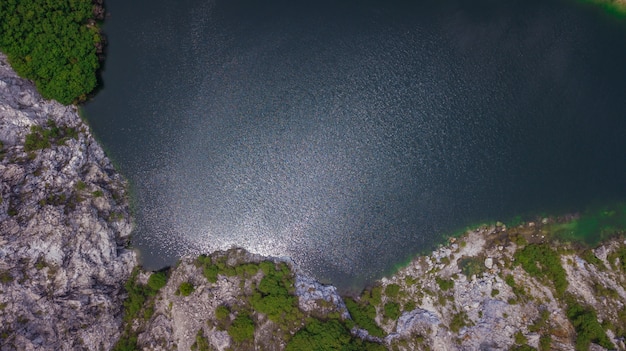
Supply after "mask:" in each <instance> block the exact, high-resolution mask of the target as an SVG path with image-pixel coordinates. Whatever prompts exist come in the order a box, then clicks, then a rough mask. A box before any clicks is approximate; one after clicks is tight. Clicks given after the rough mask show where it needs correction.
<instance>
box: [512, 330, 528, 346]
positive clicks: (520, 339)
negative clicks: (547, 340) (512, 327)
mask: <svg viewBox="0 0 626 351" xmlns="http://www.w3.org/2000/svg"><path fill="white" fill-rule="evenodd" d="M513 338H514V339H515V343H516V344H518V345H523V344H526V343H527V342H528V339H527V338H526V336H524V333H522V332H521V331H518V332H517V333H515V335H513Z"/></svg>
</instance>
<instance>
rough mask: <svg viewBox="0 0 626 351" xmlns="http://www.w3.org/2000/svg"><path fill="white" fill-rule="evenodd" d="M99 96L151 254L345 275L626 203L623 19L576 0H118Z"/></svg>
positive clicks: (342, 279) (99, 113) (356, 281)
mask: <svg viewBox="0 0 626 351" xmlns="http://www.w3.org/2000/svg"><path fill="white" fill-rule="evenodd" d="M107 7H108V11H109V12H110V18H109V19H108V20H107V22H106V26H105V31H106V33H107V35H108V39H109V47H108V54H107V62H106V67H105V70H104V72H103V80H104V89H103V90H102V91H101V92H100V93H99V94H98V96H97V97H96V98H95V100H94V101H93V102H91V103H90V104H89V105H88V106H86V108H85V112H86V115H87V116H88V119H89V121H90V123H91V124H92V126H93V129H94V130H95V132H96V134H97V136H98V137H99V138H100V139H101V141H102V142H103V144H104V145H105V147H106V148H107V149H108V151H109V152H110V154H111V156H112V158H113V159H114V160H115V161H116V162H117V163H118V164H119V166H120V168H121V170H122V172H123V173H124V174H125V175H126V176H127V177H128V178H129V179H130V180H131V182H132V184H133V191H134V195H135V198H136V206H137V207H136V208H137V230H136V233H135V238H134V244H135V245H136V246H137V247H138V248H139V249H140V250H141V254H142V259H143V262H144V264H145V265H147V266H148V267H149V268H158V267H160V266H163V265H166V264H171V263H172V262H174V260H176V258H177V257H179V256H180V255H183V254H197V253H200V252H207V251H212V250H215V249H224V248H228V247H231V246H242V247H245V248H247V249H249V250H251V251H254V252H258V253H262V254H267V255H274V256H290V257H292V258H293V259H294V261H296V262H297V263H299V264H300V265H301V267H303V268H304V269H305V270H307V271H309V272H310V273H312V274H314V275H315V276H317V277H318V278H320V279H322V280H327V281H331V282H333V283H335V284H337V285H339V286H340V287H342V288H348V287H351V286H357V287H358V286H361V285H362V284H364V283H365V282H367V281H368V280H371V279H373V278H377V277H380V276H381V275H382V274H383V273H385V272H388V271H389V270H391V269H392V268H393V267H394V265H396V264H398V263H400V262H403V261H406V260H407V259H408V258H409V257H410V256H411V255H412V254H414V253H416V252H418V251H420V250H424V249H429V248H431V247H432V245H433V244H434V243H437V242H439V241H440V240H441V236H442V235H444V234H446V233H449V232H451V231H453V230H456V229H459V228H461V227H463V226H464V225H467V224H469V223H475V222H477V221H480V220H485V219H491V220H494V219H503V218H504V219H506V218H509V217H512V216H513V215H515V214H520V213H521V214H524V213H533V212H540V211H568V210H575V209H578V208H581V207H584V206H586V205H589V204H591V203H595V202H605V201H612V200H624V199H626V177H625V175H626V172H625V171H626V122H625V120H626V26H625V25H623V24H620V23H619V21H617V20H615V19H613V18H610V17H607V16H605V15H604V14H602V13H601V12H598V11H596V10H595V9H594V8H593V7H584V6H582V5H580V4H578V3H577V2H575V1H572V2H563V3H559V2H551V1H537V2H535V1H483V0H476V1H459V2H456V1H447V0H443V1H423V2H419V1H414V2H408V1H406V2H402V1H391V2H389V1H274V0H268V1H252V0H228V1H211V0H185V1H176V2H173V1H165V0H152V1H132V2H131V1H122V0H107Z"/></svg>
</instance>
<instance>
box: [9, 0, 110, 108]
mask: <svg viewBox="0 0 626 351" xmlns="http://www.w3.org/2000/svg"><path fill="white" fill-rule="evenodd" d="M92 6H93V5H92V2H91V0H58V1H35V0H3V1H0V50H2V51H3V52H4V53H6V54H7V56H8V57H9V62H10V63H11V65H12V66H13V68H14V69H15V71H16V72H17V73H18V74H19V75H20V76H22V77H25V78H28V79H32V80H33V81H34V82H35V84H36V86H37V89H38V90H39V92H40V93H41V95H42V96H43V97H45V98H47V99H55V100H58V101H59V102H61V103H62V104H69V103H72V102H74V101H80V100H84V99H85V96H86V94H88V93H89V92H91V91H92V90H93V89H94V88H95V87H96V84H97V79H96V71H97V69H98V67H99V62H98V56H97V48H96V45H97V44H99V43H100V41H101V38H100V35H99V30H98V28H97V27H96V26H94V25H90V24H89V23H88V21H89V20H90V19H91V18H92V17H93V8H92Z"/></svg>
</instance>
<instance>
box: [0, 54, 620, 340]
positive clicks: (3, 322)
mask: <svg viewBox="0 0 626 351" xmlns="http://www.w3.org/2000/svg"><path fill="white" fill-rule="evenodd" d="M0 141H1V142H2V144H1V145H0V177H1V179H2V182H1V184H0V195H1V197H0V349H1V350H81V349H82V350H110V349H114V350H131V349H142V350H172V349H178V350H231V349H237V350H248V349H264V350H300V349H302V347H303V346H302V345H305V348H306V347H308V348H313V349H324V350H325V349H353V350H370V351H372V350H386V349H387V350H431V349H433V350H476V349H489V350H510V349H514V350H533V349H535V350H537V349H538V350H575V349H576V350H587V349H591V350H603V349H619V350H626V345H625V343H624V340H625V338H626V241H624V237H623V235H624V233H623V232H621V233H620V232H617V233H616V234H619V235H621V236H619V235H617V236H614V237H613V239H610V240H607V241H605V242H604V243H602V244H601V245H600V246H597V247H595V248H593V249H590V248H585V247H581V246H577V245H574V244H570V243H567V242H562V241H559V240H558V239H557V237H556V236H554V235H553V234H554V232H555V228H562V227H563V226H565V227H567V226H568V224H567V223H574V221H576V220H577V218H576V217H572V218H567V219H557V218H543V219H538V220H537V221H535V222H528V223H521V224H517V225H515V226H511V227H510V228H509V227H507V226H506V225H504V224H503V223H496V224H493V225H489V226H483V227H480V228H476V229H474V230H471V231H468V232H467V233H465V234H464V235H463V236H461V237H459V238H452V239H450V242H449V243H448V244H447V245H445V246H442V247H441V248H439V249H437V250H435V251H434V252H433V253H432V254H430V255H425V256H421V257H416V258H415V259H414V260H412V261H411V262H410V263H409V264H408V265H407V266H406V267H404V268H402V269H400V270H399V271H398V272H397V273H396V274H394V275H393V276H390V277H387V278H383V279H381V280H380V281H378V282H377V283H376V284H374V285H373V286H371V287H369V288H368V289H366V290H365V291H364V292H363V293H362V294H361V295H360V296H353V297H348V296H340V295H339V294H338V293H337V289H336V288H334V287H332V286H326V285H322V284H320V283H318V282H317V281H315V279H312V278H310V277H307V276H306V275H304V274H302V272H300V271H299V270H298V269H297V267H294V266H293V265H292V264H291V263H290V262H285V261H284V260H279V259H274V258H267V257H262V256H259V255H254V254H251V253H248V252H246V251H245V250H243V249H231V250H229V251H226V252H215V253H212V254H210V255H208V256H200V257H197V258H196V257H185V258H183V259H181V261H180V262H179V263H178V264H177V265H176V267H173V268H171V269H169V270H168V271H161V272H144V271H141V270H140V269H139V268H137V267H136V256H135V253H134V252H132V251H131V250H128V249H127V248H126V246H127V243H128V240H129V235H130V233H131V230H132V221H131V217H130V210H129V205H128V199H127V190H126V187H127V184H126V182H125V181H124V179H123V178H122V177H121V176H120V175H119V174H118V173H116V171H115V170H114V168H113V167H112V165H111V163H110V161H109V160H108V159H107V158H106V156H105V155H104V152H103V151H102V149H101V148H100V147H99V146H98V144H97V143H96V141H95V140H94V138H93V136H92V135H91V133H90V131H89V128H88V126H86V125H85V124H84V123H83V122H82V121H81V119H80V117H79V115H78V113H77V108H76V107H74V106H63V105H60V104H58V103H57V102H54V101H46V100H44V99H42V98H41V97H40V95H39V94H38V93H37V92H36V90H35V88H34V86H33V84H32V83H30V82H28V81H26V80H24V79H21V78H19V77H17V76H16V75H15V73H14V72H13V71H12V70H11V68H10V67H9V65H8V63H7V61H6V57H5V56H3V55H1V54H0ZM620 213H621V212H620ZM613 215H615V213H613V212H606V213H605V214H603V216H608V217H610V216H613ZM618 215H623V214H618ZM564 223H565V224H564Z"/></svg>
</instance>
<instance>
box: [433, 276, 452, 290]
mask: <svg viewBox="0 0 626 351" xmlns="http://www.w3.org/2000/svg"><path fill="white" fill-rule="evenodd" d="M435 281H436V282H437V285H439V289H441V290H442V291H448V290H450V289H452V288H454V280H451V279H442V278H439V277H436V278H435Z"/></svg>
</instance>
